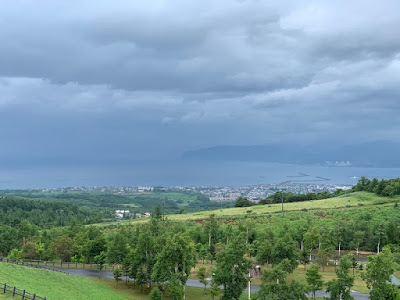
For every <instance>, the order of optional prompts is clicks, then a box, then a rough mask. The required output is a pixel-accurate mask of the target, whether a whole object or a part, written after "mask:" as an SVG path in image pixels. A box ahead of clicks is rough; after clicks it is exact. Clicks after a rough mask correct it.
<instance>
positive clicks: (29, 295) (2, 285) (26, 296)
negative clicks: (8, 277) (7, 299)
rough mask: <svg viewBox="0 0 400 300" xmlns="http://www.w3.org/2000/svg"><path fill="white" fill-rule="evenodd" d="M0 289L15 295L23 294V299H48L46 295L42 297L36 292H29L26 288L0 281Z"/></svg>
mask: <svg viewBox="0 0 400 300" xmlns="http://www.w3.org/2000/svg"><path fill="white" fill-rule="evenodd" d="M0 290H2V291H3V294H5V293H11V294H12V296H13V297H16V296H21V297H22V299H28V300H47V298H46V297H44V298H43V297H40V296H38V295H36V294H32V293H29V292H27V291H26V290H21V289H18V288H16V287H15V286H11V285H7V284H6V283H1V282H0Z"/></svg>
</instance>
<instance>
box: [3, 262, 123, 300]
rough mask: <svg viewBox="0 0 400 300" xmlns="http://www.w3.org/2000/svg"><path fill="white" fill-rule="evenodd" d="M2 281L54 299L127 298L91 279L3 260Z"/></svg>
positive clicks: (116, 299)
mask: <svg viewBox="0 0 400 300" xmlns="http://www.w3.org/2000/svg"><path fill="white" fill-rule="evenodd" d="M0 281H1V282H3V283H4V282H5V283H7V284H9V285H12V286H16V287H18V288H20V289H25V290H27V291H28V292H30V293H36V294H38V295H39V296H41V297H47V298H48V299H54V300H55V299H60V300H63V299H76V300H80V299H81V300H85V299H104V300H106V299H115V300H118V299H126V298H124V296H122V295H120V294H119V293H117V292H115V291H113V290H112V289H111V288H109V287H107V286H105V285H103V284H101V283H99V282H96V281H93V280H90V279H88V278H82V277H76V276H72V275H68V274H64V273H60V272H53V271H48V270H43V269H34V268H29V267H23V266H17V265H13V264H7V263H0Z"/></svg>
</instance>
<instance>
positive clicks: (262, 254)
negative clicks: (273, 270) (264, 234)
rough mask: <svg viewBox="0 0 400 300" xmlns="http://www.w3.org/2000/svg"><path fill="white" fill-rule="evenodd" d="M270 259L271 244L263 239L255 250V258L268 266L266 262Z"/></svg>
mask: <svg viewBox="0 0 400 300" xmlns="http://www.w3.org/2000/svg"><path fill="white" fill-rule="evenodd" d="M271 259H272V244H271V243H270V242H269V241H268V240H265V241H263V242H262V244H261V245H260V246H259V248H258V250H257V260H258V261H259V262H260V263H262V264H266V265H267V268H268V264H269V262H270V261H271Z"/></svg>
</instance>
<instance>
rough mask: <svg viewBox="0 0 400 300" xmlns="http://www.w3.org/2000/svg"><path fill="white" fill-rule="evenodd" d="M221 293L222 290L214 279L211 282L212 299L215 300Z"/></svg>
mask: <svg viewBox="0 0 400 300" xmlns="http://www.w3.org/2000/svg"><path fill="white" fill-rule="evenodd" d="M220 293H221V289H220V288H219V286H218V283H216V282H215V281H214V279H213V280H212V281H211V288H210V296H211V299H212V300H214V299H215V298H216V297H218V295H219V294H220Z"/></svg>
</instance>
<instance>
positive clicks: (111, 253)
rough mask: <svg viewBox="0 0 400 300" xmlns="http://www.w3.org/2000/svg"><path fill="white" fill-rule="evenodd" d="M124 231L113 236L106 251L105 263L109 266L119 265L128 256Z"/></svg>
mask: <svg viewBox="0 0 400 300" xmlns="http://www.w3.org/2000/svg"><path fill="white" fill-rule="evenodd" d="M126 236H127V233H126V232H125V230H120V231H118V233H117V234H116V235H115V237H114V239H113V240H112V242H111V243H110V245H109V247H108V250H107V261H108V262H109V263H110V264H121V263H122V261H123V260H124V258H125V257H126V256H127V255H128V252H129V249H128V244H127V239H126Z"/></svg>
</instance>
